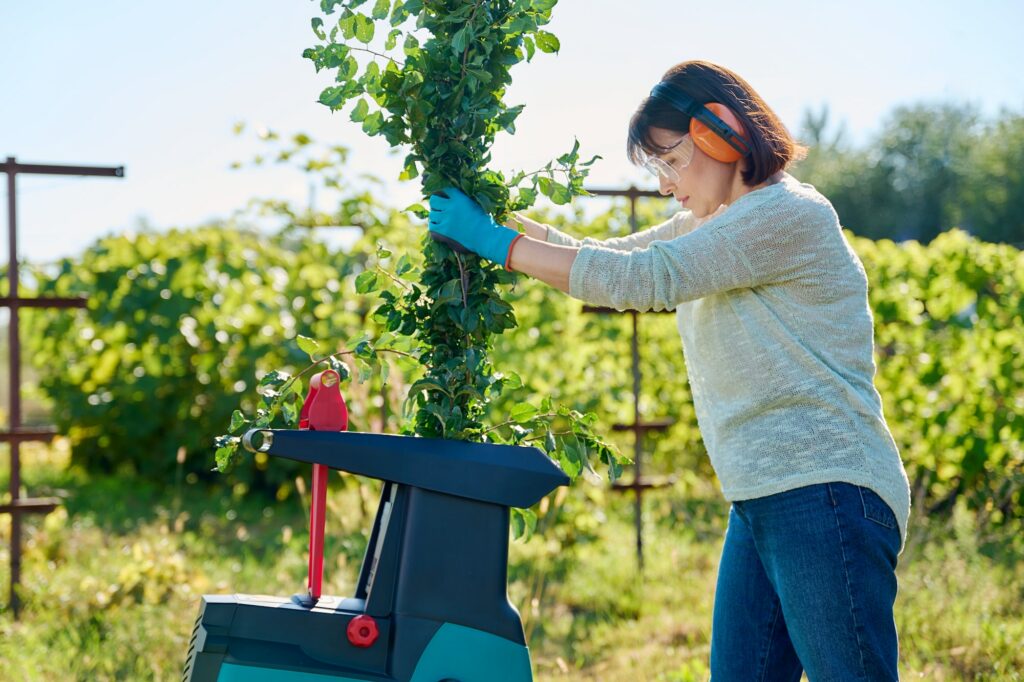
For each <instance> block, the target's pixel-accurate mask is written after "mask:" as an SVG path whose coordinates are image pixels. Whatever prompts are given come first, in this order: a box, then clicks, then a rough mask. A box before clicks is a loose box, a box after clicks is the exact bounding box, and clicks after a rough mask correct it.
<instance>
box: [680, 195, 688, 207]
mask: <svg viewBox="0 0 1024 682" xmlns="http://www.w3.org/2000/svg"><path fill="white" fill-rule="evenodd" d="M689 200H690V197H688V196H687V197H683V198H682V199H680V200H679V203H680V204H682V205H683V206H686V202H687V201H689Z"/></svg>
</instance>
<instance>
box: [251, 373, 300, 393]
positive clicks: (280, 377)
mask: <svg viewBox="0 0 1024 682" xmlns="http://www.w3.org/2000/svg"><path fill="white" fill-rule="evenodd" d="M291 378H292V377H291V375H290V374H288V372H284V371H282V370H279V369H274V370H271V371H269V372H267V373H266V374H264V375H263V378H262V379H260V383H259V385H258V386H257V388H266V387H270V388H273V389H278V388H280V387H281V386H283V385H284V384H285V383H286V382H287V381H288V380H289V379H291Z"/></svg>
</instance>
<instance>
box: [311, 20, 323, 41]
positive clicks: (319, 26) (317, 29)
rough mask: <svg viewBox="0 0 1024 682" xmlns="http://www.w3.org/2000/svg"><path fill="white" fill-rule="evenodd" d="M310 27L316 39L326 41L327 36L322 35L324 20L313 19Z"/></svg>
mask: <svg viewBox="0 0 1024 682" xmlns="http://www.w3.org/2000/svg"><path fill="white" fill-rule="evenodd" d="M312 25H313V33H315V34H316V37H317V38H319V39H320V40H327V34H326V33H324V20H323V19H321V18H320V17H313V21H312Z"/></svg>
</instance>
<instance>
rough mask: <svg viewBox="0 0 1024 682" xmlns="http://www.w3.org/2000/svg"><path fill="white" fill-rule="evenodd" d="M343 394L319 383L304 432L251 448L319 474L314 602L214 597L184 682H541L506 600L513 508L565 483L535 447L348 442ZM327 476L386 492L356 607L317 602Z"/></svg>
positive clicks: (204, 606) (256, 435) (332, 378)
mask: <svg viewBox="0 0 1024 682" xmlns="http://www.w3.org/2000/svg"><path fill="white" fill-rule="evenodd" d="M338 382H339V377H338V374H337V373H336V372H334V371H333V370H325V371H323V372H321V373H320V374H317V375H316V376H314V377H313V378H312V379H311V381H310V390H309V395H307V397H306V400H305V402H304V403H303V406H302V412H301V415H300V428H299V429H253V430H250V431H249V432H248V433H246V434H245V436H244V437H243V445H244V447H245V448H246V450H248V451H249V452H254V453H255V452H262V453H266V454H268V455H271V456H274V457H284V458H287V459H292V460H297V461H300V462H309V463H311V464H312V465H313V474H312V486H311V493H312V498H313V499H312V504H311V505H310V538H309V570H308V582H307V589H306V592H305V593H304V594H301V595H296V596H293V597H291V598H286V597H273V596H263V595H247V594H234V595H224V596H220V595H204V596H203V598H202V602H201V604H200V607H199V617H198V618H197V620H196V624H195V629H194V631H193V633H192V640H191V643H190V648H189V652H188V660H187V663H186V665H185V670H184V674H183V677H182V679H183V682H208V681H209V682H213V681H215V680H216V681H217V682H242V681H244V682H271V681H273V682H321V681H324V682H326V681H327V680H347V681H351V682H356V681H379V682H385V681H389V682H522V681H525V680H532V679H533V678H532V672H531V667H530V655H529V649H528V648H527V646H526V641H525V638H524V635H523V626H522V621H521V620H520V617H519V612H518V611H517V610H516V609H515V607H514V606H512V604H511V603H510V602H509V599H508V593H507V574H508V530H509V513H510V512H509V508H510V507H523V508H525V507H529V506H531V505H533V504H535V503H536V502H537V501H539V500H540V499H541V498H542V497H543V496H544V495H546V494H548V493H549V492H551V491H552V490H554V489H555V488H557V487H558V486H561V485H566V484H567V483H568V482H569V479H568V477H567V476H566V475H565V474H564V473H563V472H562V471H561V469H559V468H558V467H557V466H556V465H555V464H554V463H553V462H552V461H551V460H550V459H548V457H547V456H545V455H544V453H543V452H541V451H540V450H538V449H536V448H532V447H514V446H508V445H495V444H489V443H469V442H464V441H452V440H439V439H430V438H417V437H412V436H396V435H385V434H371V433H358V432H347V431H345V429H346V428H347V422H348V415H347V411H346V408H345V403H344V400H342V398H341V393H340V390H339V386H338ZM330 469H337V470H340V471H347V472H350V473H353V474H357V475H361V476H367V477H370V478H374V479H378V480H380V481H383V486H382V490H381V496H380V504H379V505H378V507H377V511H376V514H375V517H374V521H373V526H372V528H371V529H370V534H369V544H368V546H367V549H366V553H365V556H364V558H363V562H362V566H361V568H360V571H359V579H358V582H357V584H356V588H355V595H354V596H352V597H345V598H342V597H334V596H327V595H322V594H321V581H322V576H323V538H324V526H325V515H324V506H325V501H326V488H327V473H328V470H330Z"/></svg>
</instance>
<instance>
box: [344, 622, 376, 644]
mask: <svg viewBox="0 0 1024 682" xmlns="http://www.w3.org/2000/svg"><path fill="white" fill-rule="evenodd" d="M378 635H380V631H379V630H378V629H377V621H375V620H374V619H373V617H372V616H367V615H365V614H364V615H362V616H356V617H355V618H353V619H352V620H350V621H349V622H348V641H349V642H350V643H351V644H352V646H358V647H362V648H364V649H365V648H366V647H368V646H371V645H372V644H373V643H374V642H376V641H377V637H378Z"/></svg>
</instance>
